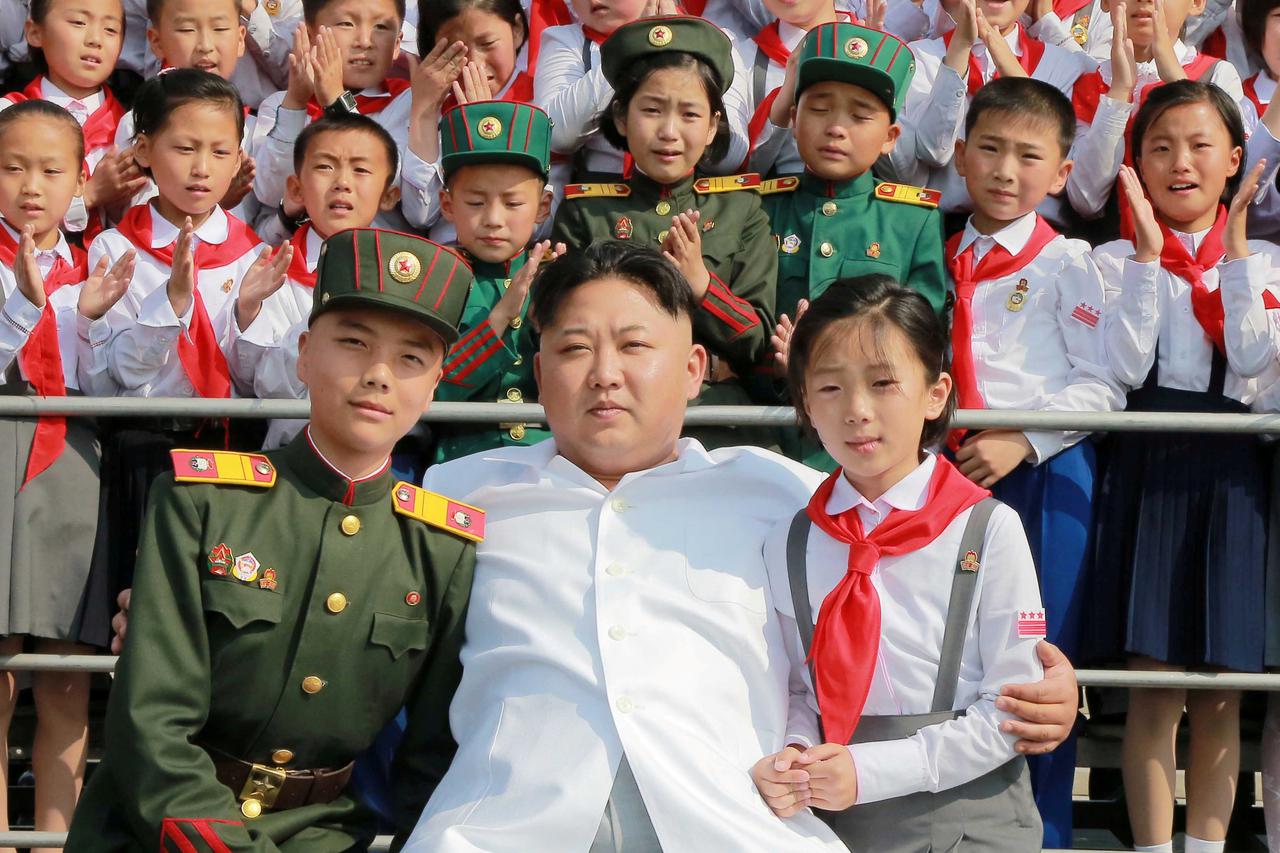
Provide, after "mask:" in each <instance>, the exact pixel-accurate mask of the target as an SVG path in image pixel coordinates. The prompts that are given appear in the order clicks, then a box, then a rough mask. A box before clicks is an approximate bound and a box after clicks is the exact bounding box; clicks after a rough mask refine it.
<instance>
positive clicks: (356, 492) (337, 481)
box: [280, 426, 395, 506]
mask: <svg viewBox="0 0 1280 853" xmlns="http://www.w3.org/2000/svg"><path fill="white" fill-rule="evenodd" d="M280 460H281V461H282V462H283V463H284V465H283V467H285V468H286V469H288V470H289V471H292V472H294V473H296V474H297V476H298V479H299V480H301V481H302V483H303V485H305V486H306V487H307V488H309V489H311V490H312V491H313V492H315V493H316V494H318V495H320V496H321V497H323V498H326V499H328V500H331V501H333V502H334V503H340V504H344V505H346V506H369V505H371V504H376V503H377V502H378V501H387V500H388V499H389V497H390V495H391V487H392V486H393V485H394V484H395V477H394V476H392V474H391V460H390V458H388V459H387V464H386V465H384V466H383V467H382V468H381V470H379V471H377V472H375V473H374V474H372V475H370V476H367V477H362V478H361V479H359V480H353V479H351V478H350V477H348V476H347V475H346V474H344V473H342V472H341V471H339V470H338V469H337V468H335V467H334V466H333V465H332V464H331V463H330V462H329V461H328V460H327V459H325V458H324V455H323V454H322V453H321V452H320V450H319V449H318V448H317V447H316V446H315V444H314V443H313V442H312V441H311V432H310V426H308V427H307V428H306V429H304V430H302V432H300V433H298V436H297V437H296V438H295V439H294V440H293V441H291V442H289V444H287V445H286V446H285V447H284V448H283V449H282V450H281V451H280Z"/></svg>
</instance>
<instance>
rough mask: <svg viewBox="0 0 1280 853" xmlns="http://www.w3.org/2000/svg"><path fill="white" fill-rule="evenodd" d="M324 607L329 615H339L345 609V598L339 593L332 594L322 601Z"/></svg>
mask: <svg viewBox="0 0 1280 853" xmlns="http://www.w3.org/2000/svg"><path fill="white" fill-rule="evenodd" d="M324 606H325V609H327V610H328V611H329V612H330V613H341V612H342V611H344V610H346V609H347V597H346V596H345V595H343V594H342V593H340V592H335V593H332V594H330V596H329V597H328V598H326V599H325V600H324Z"/></svg>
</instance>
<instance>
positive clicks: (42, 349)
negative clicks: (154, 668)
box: [0, 100, 133, 832]
mask: <svg viewBox="0 0 1280 853" xmlns="http://www.w3.org/2000/svg"><path fill="white" fill-rule="evenodd" d="M78 131H79V124H78V123H77V122H76V119H75V118H74V117H73V116H72V115H71V114H70V113H68V112H67V111H66V110H64V109H63V108H62V107H60V106H57V105H55V104H51V103H49V102H47V101H39V100H35V101H26V102H23V103H20V104H17V105H16V106H13V107H10V108H9V109H7V110H5V111H4V112H3V113H0V164H3V168H2V169H0V217H3V218H2V220H0V394H6V395H14V394H21V395H26V394H34V395H39V396H46V397H49V396H51V397H64V396H67V395H68V394H75V393H78V388H77V386H78V382H77V377H76V359H77V353H76V349H77V347H76V325H77V324H76V305H77V302H78V301H79V300H80V299H81V298H84V299H85V301H86V302H90V301H92V300H93V299H94V298H95V297H96V295H97V294H98V293H100V292H102V291H104V290H105V291H113V290H118V289H119V288H120V287H122V286H123V285H124V284H125V283H126V282H127V281H128V279H129V276H130V274H131V272H132V263H133V261H132V258H131V257H124V258H121V259H120V262H119V263H118V264H117V265H116V268H115V269H113V270H110V271H108V270H107V268H106V262H105V261H103V262H100V263H99V265H98V266H97V267H96V268H95V270H94V276H93V277H92V278H91V279H90V281H89V283H88V284H84V285H82V282H84V281H85V280H86V278H89V270H88V268H87V267H86V264H85V256H84V252H82V251H80V250H79V249H75V248H71V247H70V246H69V245H68V243H67V240H66V238H65V237H64V235H63V234H62V232H61V231H60V230H59V227H58V225H59V223H60V222H61V221H62V219H63V217H64V216H65V215H66V212H67V209H68V207H69V206H70V205H71V200H72V199H73V198H74V197H75V196H76V195H78V194H79V193H80V192H82V191H83V189H84V179H83V177H82V173H81V164H82V162H83V160H84V142H83V138H82V137H81V135H80V133H79V132H78ZM82 291H85V292H86V295H85V296H84V297H81V293H82ZM0 445H2V446H4V447H6V448H8V450H7V451H6V452H5V453H4V454H0V460H2V461H0V495H2V496H3V499H4V504H5V507H6V510H5V512H4V513H0V587H2V588H3V589H5V590H6V595H5V596H4V597H3V599H0V654H6V655H9V654H15V653H18V652H21V651H23V650H24V649H27V650H29V651H34V652H39V653H43V654H91V653H93V648H92V646H105V645H106V644H107V641H108V640H109V638H110V628H109V625H108V623H107V622H106V621H105V619H104V618H103V617H105V616H107V615H108V614H107V612H106V611H105V610H101V612H99V613H98V614H96V618H94V617H93V616H91V615H90V614H89V613H87V612H86V610H85V609H84V608H82V607H81V602H82V601H83V600H84V599H85V598H87V597H88V595H89V594H90V593H89V591H90V590H91V589H92V588H93V585H92V578H91V572H90V555H91V554H92V553H93V549H94V542H95V539H96V531H97V528H98V471H99V454H98V442H97V438H96V436H95V435H94V432H93V429H92V428H91V427H90V426H89V425H88V423H87V422H86V421H85V420H83V419H74V418H54V417H42V418H2V419H0ZM107 603H108V602H105V601H103V602H101V604H102V605H104V606H105V605H106V604H107ZM86 644H88V645H86ZM33 678H34V681H33V687H34V694H35V705H36V732H35V748H34V749H33V751H32V758H33V769H34V771H35V773H36V774H37V775H38V776H39V779H38V781H37V782H36V800H35V823H36V828H37V829H39V830H42V831H45V832H51V831H52V832H56V831H65V830H66V828H67V827H68V826H69V825H70V820H71V811H72V809H73V808H74V806H75V802H76V795H77V793H78V792H79V788H80V785H81V783H82V781H83V773H84V761H85V756H86V754H87V752H88V716H89V677H88V675H87V674H77V673H57V672H40V673H36V674H35V675H34V677H33ZM17 693H18V688H17V685H16V683H15V680H14V675H13V673H9V672H5V673H2V674H0V743H3V742H6V740H7V734H8V726H9V721H10V720H11V719H12V717H13V711H14V704H15V702H16V700H17ZM7 778H8V750H7V749H6V750H4V751H3V752H2V753H0V781H3V780H6V779H7ZM5 787H6V788H7V786H5ZM8 826H9V823H8V813H7V803H6V797H5V796H3V795H0V828H5V829H7V828H8Z"/></svg>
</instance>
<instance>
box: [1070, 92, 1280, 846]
mask: <svg viewBox="0 0 1280 853" xmlns="http://www.w3.org/2000/svg"><path fill="white" fill-rule="evenodd" d="M1243 148H1244V128H1243V125H1242V123H1241V120H1240V114H1239V111H1238V110H1237V108H1236V105H1235V103H1234V102H1233V101H1232V99H1231V98H1230V97H1229V96H1228V95H1226V94H1225V93H1224V92H1223V91H1222V90H1221V89H1219V88H1217V87H1216V86H1213V85H1210V84H1206V83H1200V82H1195V81H1191V80H1180V81H1177V82H1173V83H1169V84H1166V85H1164V86H1161V87H1159V88H1157V89H1156V90H1155V91H1153V92H1152V93H1151V94H1150V96H1149V97H1148V98H1147V99H1146V101H1145V103H1144V104H1143V105H1142V107H1141V108H1140V109H1139V110H1138V114H1137V117H1136V118H1135V120H1134V126H1133V149H1134V162H1135V166H1136V169H1134V168H1130V167H1128V166H1126V167H1124V168H1123V169H1122V171H1121V175H1120V182H1121V186H1122V187H1123V190H1124V194H1125V197H1126V200H1127V204H1128V207H1129V211H1130V215H1129V216H1128V217H1127V221H1128V223H1129V225H1128V227H1127V232H1128V233H1127V235H1126V236H1127V239H1124V240H1119V241H1116V242H1113V243H1108V244H1106V245H1104V246H1100V247H1098V248H1097V249H1095V250H1094V258H1095V260H1096V261H1097V263H1098V266H1099V268H1100V269H1101V270H1102V274H1103V281H1104V282H1105V283H1106V285H1107V289H1108V291H1109V293H1108V317H1109V322H1108V325H1107V341H1106V343H1107V355H1108V358H1109V360H1110V366H1111V370H1112V373H1113V374H1114V375H1115V376H1116V378H1118V379H1119V380H1120V381H1121V382H1122V383H1124V384H1125V385H1126V386H1127V387H1128V388H1129V395H1128V401H1127V408H1128V409H1130V410H1134V411H1156V412H1187V411H1192V412H1194V411H1201V412H1248V411H1250V409H1251V407H1253V406H1255V405H1256V404H1257V402H1258V395H1259V393H1260V392H1261V391H1264V390H1266V389H1268V388H1269V387H1272V386H1274V385H1275V383H1276V381H1277V379H1278V378H1280V365H1277V361H1276V356H1277V348H1276V338H1277V334H1278V333H1277V331H1276V328H1277V326H1276V323H1277V322H1278V321H1280V317H1277V314H1280V312H1278V311H1277V310H1276V309H1277V308H1280V299H1277V295H1280V250H1277V249H1276V247H1275V246H1273V245H1271V244H1267V243H1262V242H1259V241H1248V240H1246V237H1245V227H1246V215H1247V212H1248V208H1249V205H1250V202H1251V200H1252V198H1253V196H1254V194H1255V193H1256V191H1257V187H1258V180H1259V177H1260V175H1261V173H1262V168H1263V166H1264V165H1265V164H1262V165H1260V166H1258V167H1255V168H1254V169H1253V170H1251V171H1250V173H1249V174H1248V176H1247V177H1245V178H1244V179H1243V180H1241V174H1242V171H1241V165H1242V159H1243ZM1267 476H1268V475H1267V463H1266V460H1265V456H1264V454H1263V450H1262V447H1261V445H1260V444H1259V442H1258V440H1257V439H1256V438H1255V437H1254V436H1245V435H1222V434H1187V433H1183V434H1158V433H1157V434H1153V433H1144V434H1143V435H1141V436H1140V437H1139V436H1138V435H1137V434H1128V433H1119V434H1114V435H1112V436H1111V437H1110V447H1109V451H1108V462H1107V465H1106V467H1105V470H1104V472H1103V475H1102V478H1101V486H1100V489H1099V495H1098V499H1097V504H1096V513H1095V518H1096V519H1097V527H1096V536H1097V559H1096V561H1095V565H1096V566H1097V570H1096V571H1095V582H1094V594H1093V596H1092V597H1091V618H1090V619H1088V620H1086V624H1085V637H1084V645H1085V652H1084V654H1085V656H1086V657H1091V658H1097V659H1111V660H1115V659H1120V658H1123V659H1125V660H1127V661H1128V665H1129V667H1130V668H1131V669H1141V670H1163V671H1168V670H1183V669H1187V670H1203V669H1206V668H1208V669H1226V670H1234V671H1243V672H1258V671H1260V670H1262V668H1263V666H1264V664H1265V663H1266V646H1267V637H1266V629H1267V627H1268V626H1267V625H1266V622H1267V613H1266V610H1267V602H1266V597H1265V596H1264V590H1265V587H1266V584H1265V578H1264V575H1265V564H1266V547H1267V531H1266V523H1267V522H1266V519H1267V508H1268V499H1267V487H1268V483H1267ZM1184 705H1185V707H1186V710H1187V713H1188V717H1189V722H1190V731H1191V739H1190V756H1189V758H1188V759H1187V765H1186V766H1187V768H1188V770H1187V780H1186V791H1187V847H1186V849H1187V850H1189V851H1193V853H1214V851H1221V850H1222V849H1223V843H1224V841H1223V839H1224V838H1225V836H1226V832H1227V827H1228V824H1229V823H1230V819H1231V811H1232V806H1233V801H1234V793H1235V785H1236V778H1237V776H1238V772H1239V760H1240V729H1239V709H1240V694H1239V693H1238V692H1233V691H1224V690H1209V691H1199V690H1197V691H1186V692H1185V693H1184V692H1183V691H1163V690H1134V691H1131V692H1130V699H1129V713H1128V720H1127V725H1126V728H1125V742H1124V758H1123V765H1122V766H1123V771H1124V781H1125V792H1126V796H1127V800H1128V805H1129V820H1130V824H1131V825H1132V827H1133V835H1134V840H1135V842H1136V843H1137V844H1138V845H1139V846H1138V848H1137V849H1138V850H1149V851H1166V853H1167V851H1171V850H1172V847H1171V843H1172V842H1171V839H1172V836H1173V810H1174V773H1175V746H1174V744H1175V741H1176V738H1175V734H1176V732H1177V730H1178V726H1179V723H1180V721H1181V719H1182V713H1183V707H1184ZM1209 756H1212V760H1211V759H1210V758H1209Z"/></svg>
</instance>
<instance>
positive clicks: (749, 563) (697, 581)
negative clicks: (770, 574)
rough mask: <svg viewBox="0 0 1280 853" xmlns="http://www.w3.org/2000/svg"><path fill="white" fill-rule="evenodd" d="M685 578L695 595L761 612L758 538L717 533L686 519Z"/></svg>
mask: <svg viewBox="0 0 1280 853" xmlns="http://www.w3.org/2000/svg"><path fill="white" fill-rule="evenodd" d="M684 539H685V541H684V554H685V581H686V582H687V583H688V585H689V592H691V593H692V594H693V595H694V596H695V597H696V598H699V599H701V600H702V601H706V602H709V603H712V604H728V605H734V606H737V607H741V608H743V609H744V610H747V611H749V612H751V613H754V614H757V615H761V616H763V615H764V614H765V613H766V609H767V607H768V602H769V594H768V581H767V578H766V574H765V568H764V559H763V557H762V556H761V551H760V542H759V541H758V540H757V539H756V538H755V537H753V536H747V537H743V538H742V539H741V540H734V539H732V538H730V537H726V536H717V535H716V534H715V533H713V532H709V531H708V530H707V529H706V527H705V526H699V524H698V523H697V522H696V521H689V522H686V525H685V537H684Z"/></svg>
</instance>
